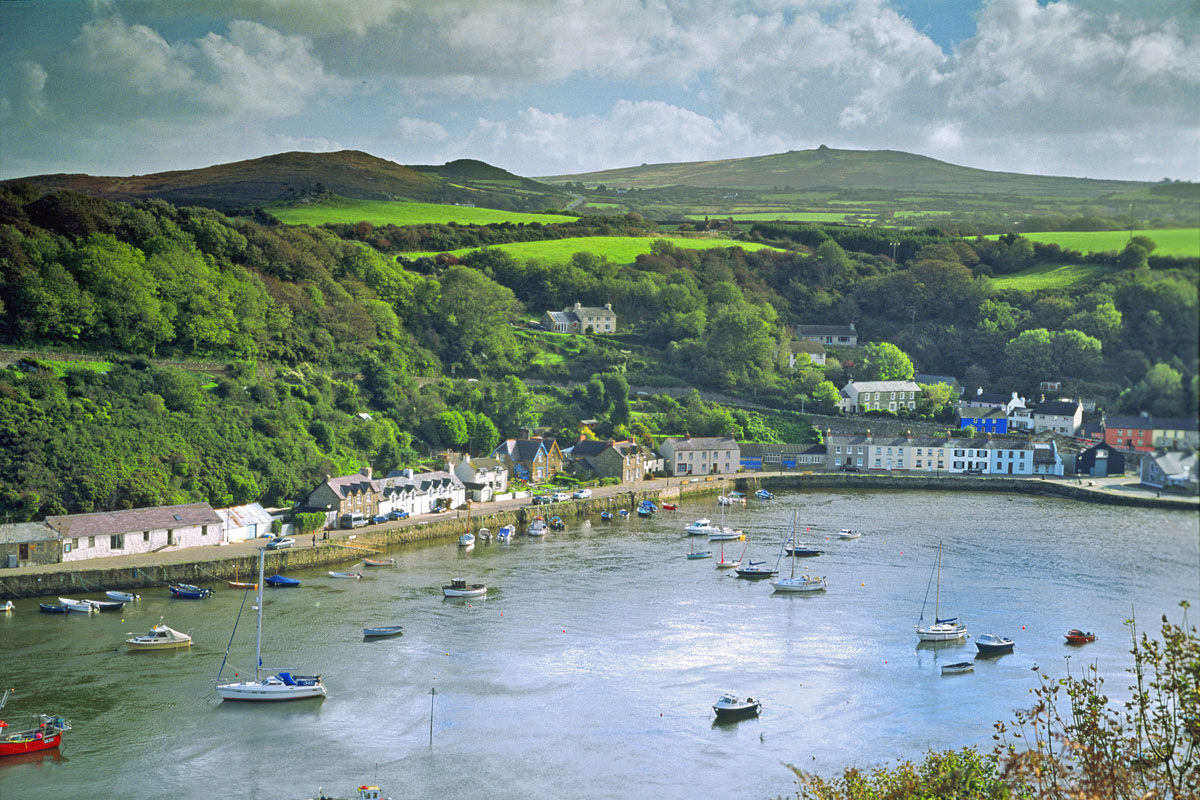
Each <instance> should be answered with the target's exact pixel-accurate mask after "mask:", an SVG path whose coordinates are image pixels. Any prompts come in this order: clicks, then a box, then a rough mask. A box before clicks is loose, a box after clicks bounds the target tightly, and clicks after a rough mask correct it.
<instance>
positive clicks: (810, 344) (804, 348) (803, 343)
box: [790, 339, 825, 355]
mask: <svg viewBox="0 0 1200 800" xmlns="http://www.w3.org/2000/svg"><path fill="white" fill-rule="evenodd" d="M790 346H791V349H792V352H793V353H816V354H817V355H820V354H821V353H824V352H825V345H823V344H821V343H820V342H814V341H812V340H810V339H798V340H796V341H794V342H792V343H791V345H790Z"/></svg>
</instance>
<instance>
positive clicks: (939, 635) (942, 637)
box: [917, 542, 967, 642]
mask: <svg viewBox="0 0 1200 800" xmlns="http://www.w3.org/2000/svg"><path fill="white" fill-rule="evenodd" d="M935 569H936V574H937V589H936V590H935V594H934V600H933V622H932V623H930V624H928V625H922V624H921V623H922V622H923V621H924V620H925V604H924V603H922V604H921V616H920V618H919V619H918V620H917V638H918V639H920V640H921V641H922V642H953V641H957V640H959V639H962V638H963V637H965V636H966V635H967V625H966V623H964V622H963V621H962V620H960V619H959V618H958V617H946V618H944V619H943V618H942V617H940V616H939V615H938V614H939V611H940V610H941V600H942V543H941V542H938V555H937V565H936V567H935ZM929 580H930V582H931V583H932V582H933V580H934V576H933V575H930V576H929ZM925 599H926V601H928V599H929V589H928V587H927V588H926V589H925Z"/></svg>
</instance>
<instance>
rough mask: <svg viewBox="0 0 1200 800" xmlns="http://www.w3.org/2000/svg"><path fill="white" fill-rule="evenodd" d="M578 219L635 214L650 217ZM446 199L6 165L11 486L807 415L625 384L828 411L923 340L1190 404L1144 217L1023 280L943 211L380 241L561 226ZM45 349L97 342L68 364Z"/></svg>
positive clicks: (1191, 361)
mask: <svg viewBox="0 0 1200 800" xmlns="http://www.w3.org/2000/svg"><path fill="white" fill-rule="evenodd" d="M439 227H440V226H439ZM565 227H567V228H571V227H572V226H565ZM574 227H577V228H578V229H580V230H587V231H592V232H595V233H600V232H608V233H612V232H614V231H617V232H629V233H634V232H641V231H642V230H643V229H644V223H643V221H642V220H641V219H640V218H639V217H637V216H636V215H627V216H622V217H614V218H596V217H591V218H588V219H587V220H586V221H584V222H582V223H580V225H579V226H574ZM444 228H445V230H444V231H438V232H434V231H433V230H432V226H424V228H423V229H421V230H415V231H408V230H383V231H380V230H379V229H370V228H369V227H363V226H361V225H360V226H353V227H334V228H309V227H286V226H278V225H272V224H270V219H269V218H267V217H262V218H260V219H258V220H256V219H254V218H233V219H230V218H227V217H225V216H224V215H222V214H220V213H218V212H215V211H212V210H209V209H204V208H195V207H182V208H181V207H175V206H172V205H169V204H167V203H165V202H162V201H157V200H151V201H144V202H140V203H136V204H125V203H116V202H110V201H104V200H99V199H95V198H91V197H87V196H84V195H80V194H73V193H66V192H64V193H57V194H49V195H45V196H42V195H40V194H39V192H38V191H37V190H35V189H33V188H31V187H29V186H27V185H26V186H22V185H10V186H9V187H7V188H6V189H5V190H4V191H3V192H2V193H0V345H3V346H4V347H7V348H9V349H25V348H35V349H38V350H39V352H40V353H41V354H42V355H43V357H44V358H43V361H44V362H46V363H41V362H39V360H38V359H27V360H26V361H24V362H20V363H17V364H14V365H13V366H11V367H9V368H8V369H6V370H4V371H2V372H0V511H4V512H8V513H10V514H12V515H13V518H14V519H30V518H36V517H39V516H42V515H45V514H51V513H63V512H74V511H86V510H98V509H107V508H120V507H132V506H140V505H147V504H152V503H163V502H183V501H187V500H207V501H209V502H212V503H213V504H218V505H219V504H225V503H230V502H248V501H254V500H260V501H263V502H265V503H268V504H271V505H276V504H290V503H291V502H293V501H295V500H297V499H299V498H300V497H302V496H303V495H304V494H305V493H306V492H307V490H308V489H310V488H311V487H312V486H313V485H315V483H316V482H319V481H320V480H321V479H322V478H323V477H324V475H325V474H339V473H341V474H344V473H345V472H347V471H352V470H355V469H357V468H358V467H359V466H361V465H363V464H365V463H367V462H368V461H369V462H370V463H371V464H372V466H374V467H375V468H376V469H377V470H381V469H382V470H387V469H391V468H394V467H399V466H410V465H416V464H418V463H419V462H420V461H421V460H422V459H423V458H426V459H427V458H428V457H429V456H430V454H431V453H434V452H436V451H437V450H438V449H440V448H443V447H452V448H466V449H469V450H471V451H472V452H476V453H479V452H485V451H487V450H490V446H491V445H493V444H494V443H495V442H496V441H498V439H499V437H501V436H512V435H516V434H518V433H519V431H520V430H521V429H522V428H524V427H527V426H531V425H535V424H541V425H547V426H550V427H551V429H552V430H554V431H555V432H556V433H558V434H560V435H562V436H563V437H565V438H567V439H573V438H576V437H577V436H578V433H579V425H578V421H579V420H581V419H594V420H597V422H596V424H595V425H594V426H593V428H592V429H590V430H589V431H587V432H590V433H593V434H595V435H598V436H606V435H610V434H613V435H621V436H623V435H634V436H639V437H641V438H643V439H644V440H649V438H650V437H652V436H654V435H663V434H677V433H683V432H685V431H686V432H692V433H695V434H702V433H724V432H732V433H735V434H737V435H740V436H745V437H748V438H753V439H758V440H781V439H784V438H787V439H791V440H792V441H796V440H798V439H801V438H802V437H804V436H806V435H808V433H809V429H808V426H806V425H805V424H804V423H803V419H802V418H801V417H800V416H799V415H798V414H793V415H791V416H788V415H787V414H783V415H777V416H776V419H775V421H774V422H767V421H764V419H765V418H763V417H762V416H761V415H755V414H750V413H747V412H743V411H735V410H731V409H726V408H720V407H717V406H714V405H712V404H709V403H703V402H701V401H700V400H699V398H698V397H695V396H692V397H690V398H684V399H683V400H672V399H671V398H668V397H664V396H656V397H650V398H643V399H639V400H637V401H634V402H632V403H631V402H630V399H629V391H628V387H629V385H630V384H633V385H638V384H647V385H654V386H664V385H674V386H689V385H695V386H698V387H700V388H704V389H711V390H718V391H723V392H726V393H733V394H738V395H742V396H745V397H747V398H753V399H755V400H757V401H758V402H759V403H765V404H767V405H773V406H775V407H777V408H780V409H784V410H786V411H787V412H789V413H790V412H792V411H793V410H796V409H799V408H800V407H801V405H802V403H803V404H807V405H806V407H807V408H808V409H809V410H813V409H820V410H826V411H828V410H831V409H830V406H831V404H832V403H834V402H836V388H837V387H839V386H841V385H842V384H843V383H844V382H845V380H846V379H847V378H849V377H856V378H874V377H883V378H887V377H896V376H906V374H911V370H912V369H913V368H914V366H915V367H917V368H919V369H920V370H921V371H923V372H933V373H939V374H949V375H955V376H957V377H958V378H959V379H960V380H961V381H962V382H963V383H964V384H965V385H967V386H970V387H975V386H983V387H984V388H985V389H988V390H994V391H1006V390H1009V389H1012V390H1016V391H1019V392H1021V393H1022V394H1024V395H1027V396H1036V394H1037V386H1038V382H1039V381H1043V380H1062V381H1063V382H1064V388H1065V389H1067V391H1069V392H1071V393H1073V394H1076V395H1082V396H1085V397H1089V398H1093V399H1096V400H1097V401H1098V402H1099V404H1100V406H1101V407H1103V408H1105V409H1107V410H1110V411H1124V412H1137V411H1139V410H1147V411H1151V412H1153V413H1155V414H1160V415H1183V414H1195V413H1196V404H1197V377H1196V376H1197V356H1196V341H1197V324H1198V323H1197V265H1196V264H1195V262H1194V261H1193V262H1188V261H1180V260H1176V259H1155V257H1154V254H1153V242H1152V241H1149V240H1144V239H1143V240H1135V241H1134V242H1133V243H1132V244H1131V245H1130V246H1129V247H1127V248H1126V249H1125V251H1124V252H1122V253H1119V254H1111V255H1110V256H1104V257H1106V258H1112V259H1116V260H1117V261H1116V262H1114V263H1119V264H1120V265H1121V266H1122V269H1121V271H1119V272H1116V273H1112V274H1110V275H1108V276H1107V277H1106V278H1105V279H1104V280H1103V281H1100V282H1095V283H1092V284H1090V285H1080V286H1075V287H1072V288H1070V289H1067V290H1056V291H1044V292H1038V293H1024V292H1013V291H1008V292H997V291H995V289H994V288H993V286H992V284H991V282H990V280H989V279H988V277H987V276H988V275H989V274H1002V273H1005V272H1009V271H1013V270H1014V269H1020V268H1023V267H1024V266H1027V265H1029V264H1032V263H1035V262H1036V261H1037V260H1038V259H1040V258H1045V257H1047V255H1046V253H1045V251H1044V250H1040V249H1039V247H1038V246H1034V245H1032V244H1031V243H1030V242H1029V241H1028V240H1026V239H1024V238H1022V237H1020V236H1015V235H1014V236H1009V237H1005V238H1003V239H1002V240H1000V241H988V240H982V239H979V240H963V239H955V238H951V237H949V236H947V235H945V234H944V233H941V232H940V231H936V230H924V231H916V232H900V231H896V230H891V231H888V230H883V231H874V230H869V229H867V230H865V229H861V228H857V229H847V228H844V227H843V228H836V227H830V228H825V229H818V228H817V226H792V228H794V230H793V229H792V228H789V229H786V230H785V229H784V228H780V227H776V228H766V227H764V228H762V229H760V230H758V231H757V233H756V236H758V237H759V238H764V239H769V240H771V241H774V242H776V243H779V244H783V245H786V246H788V247H790V248H791V249H790V250H788V251H786V252H773V251H769V250H764V251H758V252H754V253H749V252H746V251H744V250H741V249H740V248H736V247H730V248H727V249H715V250H705V251H694V250H681V249H677V248H675V247H673V246H672V245H671V244H670V242H669V240H663V241H662V242H659V243H656V244H655V246H654V248H653V251H652V252H651V253H649V254H646V255H643V256H641V257H639V258H638V259H637V261H636V263H634V264H624V265H623V264H614V263H611V262H608V261H606V260H605V259H604V258H602V257H600V256H597V255H594V254H590V253H579V254H576V255H575V256H574V257H573V258H572V259H571V260H570V261H569V262H568V263H545V262H538V261H518V260H516V259H514V258H512V257H511V256H509V255H507V254H506V253H504V252H502V251H500V250H495V249H490V248H486V247H485V248H483V249H481V250H477V251H474V252H472V253H471V254H469V255H467V256H465V257H463V258H461V259H456V258H452V257H439V258H437V259H430V258H425V259H419V260H416V261H408V260H405V259H403V258H402V257H400V256H397V255H396V254H395V249H396V248H395V247H394V243H395V241H396V240H398V239H401V238H405V237H408V238H409V239H411V240H412V241H420V242H426V241H430V240H431V239H432V238H435V237H436V236H447V237H453V240H454V241H455V242H476V243H488V242H496V241H504V240H508V239H506V238H505V237H509V236H532V237H537V236H555V237H557V236H561V235H566V234H565V233H562V232H560V231H558V230H542V231H537V230H536V229H535V228H533V227H532V226H530V227H529V228H528V230H525V231H521V230H520V226H509V229H508V230H506V229H505V226H482V227H480V228H479V229H472V228H470V226H444ZM543 228H544V229H553V228H555V226H543ZM809 229H816V230H815V232H814V230H809ZM380 237H382V239H383V240H386V241H381V240H380ZM892 242H897V243H898V246H896V247H895V248H893V247H892V245H891V243H892ZM893 253H894V254H895V260H893ZM1063 255H1064V254H1063V253H1061V252H1059V253H1056V254H1055V257H1056V258H1062V257H1063ZM1067 256H1068V257H1072V256H1071V254H1067ZM1080 257H1081V258H1084V257H1085V256H1082V255H1081V256H1080ZM575 301H579V302H582V303H584V304H585V305H599V304H603V303H606V302H608V303H611V304H612V305H613V308H614V309H615V310H616V311H617V313H618V315H619V324H620V327H621V330H622V332H621V333H620V334H618V335H617V336H614V337H591V336H565V335H558V334H550V333H545V332H540V331H536V330H532V329H531V328H530V327H529V325H528V323H529V321H530V320H533V319H536V318H537V317H539V316H540V315H541V313H542V311H543V310H545V309H547V308H563V307H565V306H567V305H570V304H572V303H574V302H575ZM851 321H853V322H855V323H856V325H857V327H858V330H859V331H860V335H861V337H862V338H863V339H864V340H865V341H868V342H872V343H875V344H874V345H873V346H872V347H870V348H865V349H862V350H859V351H854V352H844V353H838V352H835V353H834V354H833V356H834V357H833V358H831V359H830V363H829V364H828V365H827V366H826V367H825V368H816V367H812V366H807V365H801V368H800V369H798V370H796V371H794V372H793V371H790V370H788V369H787V368H786V353H787V348H786V344H787V342H788V340H789V338H790V336H789V330H790V328H791V327H793V326H795V325H797V324H805V323H846V322H851ZM880 343H886V344H880ZM57 351H68V352H73V353H91V354H95V357H96V358H95V361H94V362H92V363H87V364H79V365H77V366H72V363H73V362H69V361H55V359H54V353H55V352H57ZM97 362H101V363H97ZM530 379H540V380H541V381H544V382H546V383H548V384H550V385H547V386H540V385H539V384H538V383H537V382H536V381H535V382H532V383H531V382H530ZM943 402H944V398H943V399H940V400H937V401H936V402H934V401H933V400H931V402H930V403H929V404H928V405H927V407H926V408H924V409H923V410H922V413H923V414H924V415H927V416H928V415H931V414H934V413H936V412H937V410H938V408H937V407H938V406H939V405H941V404H942V403H943ZM360 415H364V416H360ZM366 416H369V417H370V419H366V418H365V417H366Z"/></svg>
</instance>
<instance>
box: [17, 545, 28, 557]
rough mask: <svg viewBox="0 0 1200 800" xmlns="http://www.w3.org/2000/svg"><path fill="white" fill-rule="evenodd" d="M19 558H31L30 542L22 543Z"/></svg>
mask: <svg viewBox="0 0 1200 800" xmlns="http://www.w3.org/2000/svg"><path fill="white" fill-rule="evenodd" d="M17 558H19V559H20V560H22V561H28V560H29V545H28V544H25V543H22V544H21V547H20V552H19V553H18V555H17Z"/></svg>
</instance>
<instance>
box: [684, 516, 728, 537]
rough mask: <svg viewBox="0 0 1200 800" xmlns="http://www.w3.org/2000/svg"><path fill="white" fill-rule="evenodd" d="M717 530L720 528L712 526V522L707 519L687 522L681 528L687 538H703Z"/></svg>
mask: <svg viewBox="0 0 1200 800" xmlns="http://www.w3.org/2000/svg"><path fill="white" fill-rule="evenodd" d="M719 530H720V528H719V527H718V526H716V525H713V523H712V520H711V519H709V518H708V517H701V518H700V519H698V520H696V521H695V522H689V523H688V524H687V525H684V526H683V532H684V533H686V534H687V535H688V536H704V535H706V534H709V533H713V532H714V531H719Z"/></svg>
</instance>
